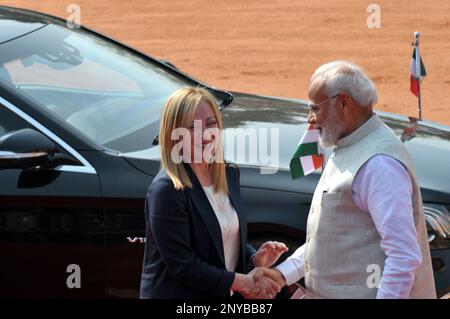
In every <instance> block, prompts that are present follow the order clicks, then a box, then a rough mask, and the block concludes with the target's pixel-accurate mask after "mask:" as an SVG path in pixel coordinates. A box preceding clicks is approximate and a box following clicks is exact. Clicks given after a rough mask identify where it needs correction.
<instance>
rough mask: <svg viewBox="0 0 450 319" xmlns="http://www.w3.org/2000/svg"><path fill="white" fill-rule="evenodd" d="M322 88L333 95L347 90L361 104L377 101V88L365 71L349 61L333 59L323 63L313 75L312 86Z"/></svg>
mask: <svg viewBox="0 0 450 319" xmlns="http://www.w3.org/2000/svg"><path fill="white" fill-rule="evenodd" d="M313 87H314V88H316V89H321V90H323V92H324V93H325V94H326V95H327V96H328V97H332V96H334V95H336V94H338V93H341V92H344V91H345V92H347V93H349V94H350V95H351V97H352V98H353V99H354V100H355V101H356V102H357V103H358V104H359V105H360V106H373V105H375V104H376V103H377V89H376V88H375V84H374V83H373V82H372V81H371V80H370V79H369V78H368V77H367V75H366V74H365V73H364V71H363V70H362V69H361V68H360V67H359V66H357V65H356V64H353V63H350V62H347V61H333V62H329V63H326V64H324V65H321V66H320V67H319V68H318V69H317V70H316V71H315V72H314V74H313V75H312V77H311V88H313Z"/></svg>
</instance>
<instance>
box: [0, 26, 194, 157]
mask: <svg viewBox="0 0 450 319" xmlns="http://www.w3.org/2000/svg"><path fill="white" fill-rule="evenodd" d="M0 79H2V80H5V81H7V82H9V83H11V84H12V85H14V86H15V87H16V88H17V89H18V90H20V91H21V92H22V93H24V94H25V95H27V96H28V97H31V98H33V99H34V100H35V101H37V103H38V104H39V105H40V106H42V107H43V108H45V109H46V110H48V111H50V112H52V113H53V114H55V115H57V116H58V117H59V118H60V119H62V120H64V121H65V122H66V123H67V124H69V125H70V126H71V127H73V128H75V129H76V130H78V131H79V132H80V133H81V134H83V135H85V136H86V137H87V138H89V139H90V140H92V141H93V142H94V143H96V144H98V145H101V146H104V147H107V148H109V149H113V150H116V151H118V152H133V151H139V150H143V149H147V148H150V147H151V145H152V141H153V138H154V137H155V136H156V135H157V134H158V129H159V117H160V113H161V109H162V106H163V104H164V103H165V101H166V99H167V98H168V96H169V95H170V94H171V93H173V92H174V91H175V90H177V89H179V88H181V87H183V86H186V85H189V84H191V83H188V81H187V80H185V79H184V78H182V77H180V78H178V77H176V76H175V75H172V74H171V73H169V72H166V71H165V70H164V69H162V68H161V67H160V66H158V64H157V63H152V62H151V61H149V60H147V59H144V58H142V57H140V56H139V55H138V54H136V53H134V52H132V51H130V50H128V49H126V48H124V47H122V46H120V45H117V44H115V43H113V42H110V41H108V40H105V39H103V38H101V37H99V36H95V35H94V34H92V33H91V32H89V31H86V30H83V29H72V30H71V29H67V28H64V27H62V26H58V25H54V24H50V25H47V26H45V27H43V28H41V29H39V30H37V31H34V32H31V33H29V34H26V35H24V36H22V37H19V38H17V39H14V40H11V41H8V42H5V43H3V44H1V45H0Z"/></svg>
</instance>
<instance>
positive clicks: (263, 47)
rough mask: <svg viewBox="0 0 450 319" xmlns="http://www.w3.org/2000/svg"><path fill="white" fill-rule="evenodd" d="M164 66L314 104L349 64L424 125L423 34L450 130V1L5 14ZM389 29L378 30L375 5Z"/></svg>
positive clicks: (204, 3) (135, 1)
mask: <svg viewBox="0 0 450 319" xmlns="http://www.w3.org/2000/svg"><path fill="white" fill-rule="evenodd" d="M71 3H76V4H78V5H80V7H81V23H82V24H84V25H86V26H89V27H91V28H93V29H96V30H97V31H100V32H102V33H104V34H107V35H109V36H111V37H113V38H115V39H118V40H120V41H122V42H125V43H127V44H129V45H131V46H133V47H136V48H138V49H140V50H142V51H144V52H146V53H148V54H150V55H152V56H154V57H157V58H164V59H166V60H169V61H171V62H172V63H174V64H175V65H177V66H178V67H179V68H180V69H182V70H184V71H185V72H187V73H189V74H192V75H194V76H195V77H197V78H199V79H201V80H203V81H204V82H207V83H210V84H213V85H215V86H216V87H219V88H224V89H228V90H235V91H243V92H251V93H258V94H264V95H276V96H283V97H292V98H306V96H307V88H308V84H309V78H310V76H311V74H312V72H313V71H314V70H315V69H316V68H317V67H318V66H319V65H321V64H322V63H325V62H328V61H331V60H335V59H346V60H350V61H353V62H356V63H357V64H359V65H361V66H362V67H363V68H365V69H366V71H367V72H368V74H369V75H370V76H371V77H372V79H373V80H374V82H375V84H376V85H377V87H378V93H379V102H378V105H377V108H378V109H380V110H387V111H391V112H396V113H400V114H407V115H413V116H417V100H416V98H415V96H414V95H412V93H410V91H409V72H410V70H409V68H410V59H411V53H412V47H411V45H410V43H411V41H412V39H413V36H412V34H413V32H414V31H417V30H419V31H421V33H422V37H421V54H422V58H423V60H424V63H425V67H426V68H427V72H428V77H427V78H425V80H424V81H423V83H422V98H423V105H424V106H423V107H424V112H423V116H424V118H425V119H429V120H433V121H436V122H440V123H445V124H448V125H450V1H448V0H431V1H422V0H395V1H392V0H370V1H364V0H347V1H342V0H341V1H338V0H330V1H306V0H227V1H218V0H158V1H155V0H149V1H143V0H129V1H123V0H97V1H87V0H71V1H66V0H60V1H56V0H44V1H37V0H15V1H1V4H3V5H10V6H16V7H23V8H29V9H33V10H38V11H42V12H46V13H50V14H53V15H57V16H60V17H68V16H69V13H68V12H67V11H66V10H67V6H68V5H69V4H71ZM371 3H375V4H377V5H379V6H380V8H381V28H379V29H369V28H368V27H367V23H366V21H367V18H368V17H369V15H370V13H368V12H367V7H368V5H369V4H371Z"/></svg>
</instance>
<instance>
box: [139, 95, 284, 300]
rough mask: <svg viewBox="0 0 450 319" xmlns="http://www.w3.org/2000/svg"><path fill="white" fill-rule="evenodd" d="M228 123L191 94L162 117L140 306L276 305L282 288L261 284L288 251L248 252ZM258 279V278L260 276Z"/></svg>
mask: <svg viewBox="0 0 450 319" xmlns="http://www.w3.org/2000/svg"><path fill="white" fill-rule="evenodd" d="M221 130H222V119H221V115H220V111H219V108H218V105H217V102H216V101H215V99H214V97H213V96H212V95H211V94H210V93H209V92H208V91H207V90H205V89H202V88H197V87H187V88H183V89H181V90H178V91H177V92H175V93H174V94H172V95H171V96H170V97H169V99H168V101H167V102H166V104H165V106H164V108H163V111H162V116H161V123H160V133H159V144H160V147H161V163H162V169H161V171H160V172H159V173H158V175H157V176H156V177H155V178H154V180H153V182H152V184H151V185H150V187H149V190H148V193H147V197H146V201H145V217H146V228H147V232H146V236H147V237H146V238H147V239H146V244H145V255H144V264H143V271H142V277H141V290H140V297H141V298H165V299H166V298H170V299H171V298H228V297H231V296H232V295H234V296H239V295H240V296H244V297H250V298H251V297H273V296H274V295H275V294H276V293H277V292H279V290H280V287H279V286H278V285H277V284H276V283H275V282H274V281H272V280H271V279H269V278H267V277H264V276H261V275H260V274H261V272H259V273H258V270H262V268H261V269H259V268H255V269H254V270H252V271H251V272H250V273H249V274H246V273H247V272H248V270H250V269H251V268H253V267H263V266H264V267H270V266H271V265H272V264H273V263H275V262H276V260H277V259H278V258H279V257H280V255H281V254H282V253H284V252H285V251H287V248H286V246H285V245H284V244H282V243H278V242H267V243H264V244H263V245H262V246H261V248H260V249H259V250H258V252H256V253H255V250H254V249H253V248H252V247H251V246H249V245H247V242H246V241H247V221H246V216H245V213H244V211H243V209H242V204H241V196H240V187H239V170H238V168H237V167H236V166H235V165H230V164H226V163H224V160H223V152H222V150H223V147H222V144H221V137H220V134H221ZM258 274H259V275H258Z"/></svg>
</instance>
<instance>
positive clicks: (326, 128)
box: [319, 105, 344, 148]
mask: <svg viewBox="0 0 450 319" xmlns="http://www.w3.org/2000/svg"><path fill="white" fill-rule="evenodd" d="M336 115H337V111H336V107H335V105H332V106H331V108H330V113H328V116H327V120H326V123H325V124H324V125H323V126H321V127H320V128H321V132H320V134H319V143H320V145H322V147H324V148H331V147H334V146H336V143H337V141H338V140H339V136H340V135H341V133H342V131H343V129H344V125H343V124H342V123H341V122H339V121H337V120H336V118H337V116H336Z"/></svg>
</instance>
